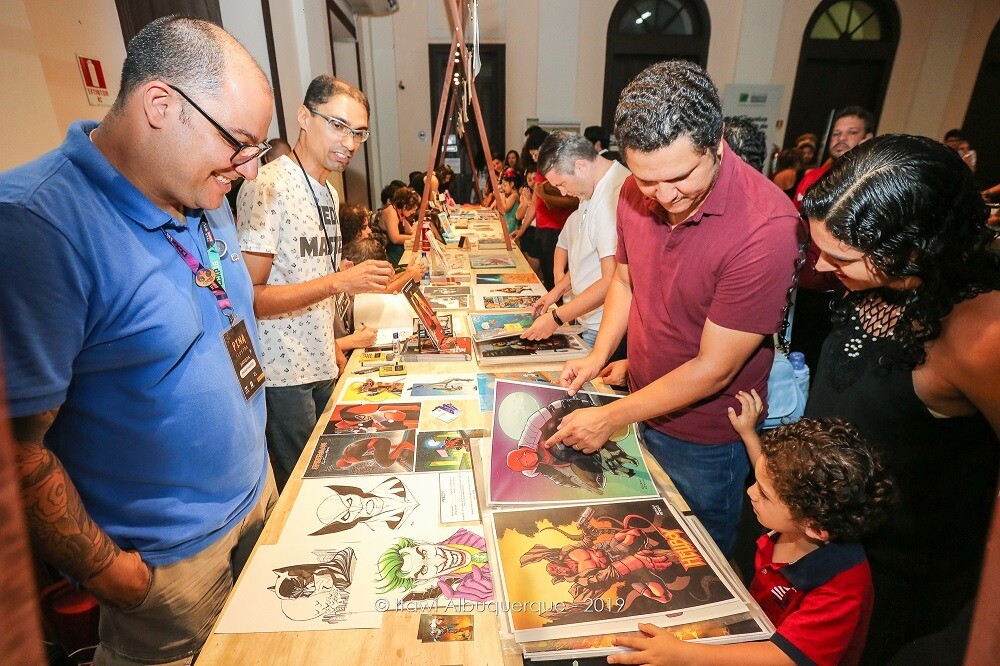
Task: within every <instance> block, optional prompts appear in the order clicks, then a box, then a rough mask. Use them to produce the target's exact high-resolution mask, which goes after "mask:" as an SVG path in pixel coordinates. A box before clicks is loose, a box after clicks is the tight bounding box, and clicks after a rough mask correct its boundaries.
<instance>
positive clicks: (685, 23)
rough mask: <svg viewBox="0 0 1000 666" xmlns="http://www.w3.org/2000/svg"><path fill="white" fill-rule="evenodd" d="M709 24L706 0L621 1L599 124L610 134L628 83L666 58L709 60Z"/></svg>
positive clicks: (612, 24) (611, 24) (612, 28)
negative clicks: (704, 0)
mask: <svg viewBox="0 0 1000 666" xmlns="http://www.w3.org/2000/svg"><path fill="white" fill-rule="evenodd" d="M710 33H711V24H710V21H709V18H708V8H707V7H706V6H705V3H704V2H703V0H621V1H620V2H619V3H618V4H617V5H615V8H614V11H612V12H611V20H610V21H608V47H607V48H608V50H607V56H606V59H605V66H604V105H603V109H602V112H601V124H602V125H603V126H604V129H605V130H607V131H608V132H610V131H611V130H612V129H613V126H614V122H615V107H616V106H618V98H619V97H621V94H622V90H624V88H625V86H627V85H628V83H629V82H630V81H631V80H632V79H634V78H635V77H636V75H638V74H639V73H640V72H642V70H644V69H646V68H647V67H649V66H650V65H652V64H653V63H656V62H661V61H663V60H673V59H681V60H690V61H692V62H696V63H698V64H699V65H701V66H702V67H704V66H705V63H706V62H707V61H708V41H709V36H710Z"/></svg>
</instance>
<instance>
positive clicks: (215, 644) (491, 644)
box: [198, 248, 687, 666]
mask: <svg viewBox="0 0 1000 666" xmlns="http://www.w3.org/2000/svg"><path fill="white" fill-rule="evenodd" d="M512 255H513V256H514V261H515V263H516V264H517V269H516V272H523V273H530V272H532V271H531V267H530V266H528V263H527V261H526V260H525V258H524V255H522V254H521V252H520V250H518V249H516V248H515V249H514V250H513V252H512ZM481 272H493V271H481ZM475 273H476V271H473V278H472V279H473V282H472V284H475V282H474V280H475V277H474V275H475ZM447 314H452V316H453V320H454V326H455V329H456V330H455V334H456V335H459V336H462V335H464V336H467V335H469V330H468V322H469V320H468V317H466V316H464V315H463V314H462V311H460V310H455V311H449V312H448V313H447ZM359 358H360V354H353V355H352V357H351V359H350V361H349V362H348V364H347V368H346V369H345V371H344V373H343V374H342V375H341V376H340V378H339V380H338V382H337V387H336V389H335V390H334V393H333V396H332V397H331V398H330V403H329V404H328V405H327V407H326V410H325V411H324V412H323V416H322V417H321V418H320V420H319V422H318V423H317V424H316V428H315V429H314V430H313V433H312V436H311V437H310V438H309V442H308V443H307V444H306V447H305V450H304V451H303V454H302V456H301V457H300V458H299V462H298V464H297V465H296V466H295V470H294V471H293V472H292V475H291V478H290V479H289V481H288V484H287V485H286V486H285V489H284V491H283V492H282V494H281V497H280V498H279V499H278V503H277V504H276V505H275V507H274V512H273V513H272V514H271V518H270V520H269V521H268V523H267V525H266V526H265V527H264V531H263V533H262V534H261V537H260V540H259V541H258V545H260V544H274V543H277V541H278V536H279V534H281V530H282V528H283V527H284V525H285V521H286V520H287V518H288V513H289V511H290V510H291V507H292V504H293V503H294V502H295V498H296V495H298V492H299V488H300V487H301V485H302V473H303V471H304V470H305V466H306V464H307V462H308V460H309V457H310V454H311V453H312V451H313V448H314V446H315V445H316V442H317V441H318V440H319V436H320V435H321V434H322V433H323V429H324V427H325V426H326V424H327V422H328V421H329V420H330V414H331V413H332V412H333V408H334V406H335V404H336V402H337V398H338V396H339V395H340V394H341V392H342V391H343V386H344V383H345V382H346V381H348V380H349V379H351V378H352V375H353V373H354V372H355V371H357V370H359V369H360V363H359V360H358V359H359ZM561 369H562V366H561V365H551V364H549V365H541V364H537V363H536V364H530V365H509V366H508V365H504V366H500V367H497V366H492V367H489V368H485V369H483V370H480V368H479V365H478V363H477V362H476V360H475V359H473V360H471V361H456V362H447V363H442V362H438V363H408V364H406V370H407V374H410V373H413V374H422V375H429V374H452V373H475V372H479V371H483V372H491V371H492V372H526V371H532V370H556V371H558V370H561ZM363 376H364V377H371V376H373V375H371V374H367V375H363ZM375 377H376V379H377V375H376V376H375ZM594 383H595V385H596V386H598V388H605V387H603V386H602V385H601V383H600V380H595V382H594ZM446 402H451V403H453V404H455V405H456V406H457V407H459V409H460V410H461V411H462V414H461V416H460V417H459V418H458V419H457V420H455V421H454V422H452V423H449V424H447V425H444V424H441V423H440V422H437V423H435V422H433V421H430V420H429V419H432V418H433V417H431V416H430V410H432V409H433V408H434V407H436V406H437V405H439V404H443V403H446ZM423 405H424V407H423V409H422V410H421V417H420V430H458V429H466V428H490V427H491V426H492V412H487V413H483V412H481V411H480V408H479V401H478V399H471V400H468V399H466V400H458V399H454V398H442V399H438V400H424V401H423ZM472 459H473V461H474V463H473V464H474V474H475V477H476V490H477V494H478V498H479V504H480V511H483V510H485V508H486V493H485V486H484V484H483V478H482V476H481V466H480V465H479V460H480V455H479V452H478V451H475V450H474V451H472ZM646 463H647V465H648V466H649V470H650V473H651V474H652V476H653V479H654V481H655V483H656V485H657V487H658V488H659V490H660V494H661V495H663V496H664V497H666V498H667V499H668V500H669V501H670V502H672V503H673V504H674V506H675V507H678V508H679V509H681V510H687V504H686V503H685V502H684V500H683V499H682V498H681V497H680V495H679V494H678V492H677V489H676V488H675V487H674V485H673V483H672V482H671V481H670V479H669V478H668V477H667V475H666V474H665V473H664V471H663V469H662V468H661V467H660V466H659V465H658V464H657V463H656V461H655V460H654V459H653V458H652V456H649V455H647V456H646ZM255 550H256V549H255ZM251 557H253V556H252V555H251ZM241 581H242V576H241V578H240V580H238V581H237V582H236V585H237V586H238V585H239V584H240V583H241ZM231 599H232V595H230V600H231ZM227 604H228V602H227ZM419 617H420V613H415V612H404V611H391V612H387V613H385V614H384V618H383V621H382V628H381V629H341V630H331V631H302V632H283V633H267V634H263V633H258V634H218V633H214V632H213V633H212V634H211V636H209V638H208V641H207V642H206V643H205V647H204V648H203V650H202V652H201V656H200V657H199V658H198V665H199V666H206V665H215V664H219V665H225V666H230V665H232V664H241V665H244V664H268V665H275V664H309V663H329V664H335V665H336V666H347V665H348V664H366V665H369V664H370V665H388V664H393V665H395V664H404V665H407V664H412V665H414V666H424V665H437V664H475V665H476V666H492V665H493V664H504V665H505V666H512V665H515V664H521V663H522V658H521V655H520V654H519V653H517V652H515V651H514V650H511V649H507V650H504V649H503V648H502V647H501V643H500V639H499V635H498V628H497V617H496V616H495V615H494V614H493V613H491V612H489V611H481V612H478V613H474V622H475V626H474V633H473V636H474V640H472V641H468V642H455V643H422V642H420V641H419V640H418V639H417V623H418V621H419Z"/></svg>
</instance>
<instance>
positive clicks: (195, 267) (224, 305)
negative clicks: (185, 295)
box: [160, 215, 236, 324]
mask: <svg viewBox="0 0 1000 666" xmlns="http://www.w3.org/2000/svg"><path fill="white" fill-rule="evenodd" d="M199 226H200V227H201V232H202V234H203V235H204V236H205V245H206V247H207V248H208V249H209V251H211V249H212V248H213V247H215V235H214V234H213V233H212V230H211V229H210V228H209V226H208V220H206V219H205V216H204V215H202V216H201V222H200V223H199ZM160 231H162V232H163V235H164V236H165V237H166V239H167V241H168V242H169V243H170V244H171V245H172V246H173V248H174V249H175V250H176V251H177V254H179V255H180V256H181V259H183V260H184V263H185V264H187V265H188V268H190V269H191V273H193V274H194V283H195V284H196V285H198V286H199V287H204V288H206V289H210V290H211V292H212V295H213V296H215V301H216V303H217V304H218V306H219V309H220V310H222V314H224V315H226V317H227V318H228V319H229V323H230V324H233V323H235V321H236V311H235V310H234V309H233V304H232V303H231V302H230V300H229V294H227V293H226V290H225V288H224V287H223V286H222V285H221V284H220V283H219V276H218V275H217V274H216V272H215V271H214V270H212V269H211V268H206V267H205V266H204V265H202V263H201V262H200V261H199V260H198V259H197V258H196V257H195V256H194V255H193V254H191V253H190V252H188V250H187V248H186V247H184V246H183V245H181V243H180V241H178V240H177V239H176V238H174V237H173V236H171V235H170V234H168V233H167V230H166V229H164V228H163V227H160ZM220 270H221V269H220Z"/></svg>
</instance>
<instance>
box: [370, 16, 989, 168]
mask: <svg viewBox="0 0 1000 666" xmlns="http://www.w3.org/2000/svg"><path fill="white" fill-rule="evenodd" d="M615 4H616V0H544V1H540V0H480V14H481V22H482V24H483V31H482V41H483V42H484V43H503V44H505V45H506V54H507V91H506V92H507V102H506V109H505V111H506V126H507V133H506V134H507V136H506V139H507V143H506V145H505V146H503V148H504V149H506V148H518V149H519V148H520V146H521V143H522V142H523V137H522V133H523V131H524V123H525V119H526V118H529V117H539V118H544V119H548V120H579V121H580V123H581V124H582V125H583V126H587V125H590V124H595V123H599V122H600V118H601V107H602V101H603V95H604V65H605V54H606V38H607V31H608V21H609V19H610V16H611V12H612V10H613V8H614V6H615ZM818 4H819V2H818V0H706V5H707V6H708V10H709V15H710V21H711V41H710V45H709V53H708V64H707V69H708V73H709V75H710V76H711V77H712V78H713V80H714V81H715V83H716V84H717V85H718V87H719V89H720V90H722V89H724V88H725V86H726V85H727V84H729V83H776V84H781V85H783V86H784V91H783V94H782V112H783V114H784V115H786V116H787V113H788V109H789V107H790V105H791V98H792V89H793V86H794V83H795V73H796V69H797V67H798V60H799V52H800V49H801V44H802V37H803V35H804V32H805V28H806V24H807V23H808V20H809V17H810V16H811V15H812V13H813V11H814V10H815V8H816V7H817V6H818ZM400 5H401V7H400V11H399V12H397V13H396V14H394V15H392V16H388V17H380V18H371V19H361V24H362V25H364V26H365V29H364V30H365V33H366V34H367V35H369V39H370V42H369V43H368V44H367V48H366V53H365V54H363V56H362V60H363V66H364V67H366V68H367V69H368V70H370V74H368V78H369V79H370V80H372V81H374V82H378V83H377V84H376V85H382V86H383V89H382V95H381V97H380V99H379V100H378V102H379V103H378V104H377V105H376V106H375V108H374V115H375V116H379V115H381V114H387V115H389V116H395V117H396V119H397V122H396V127H397V136H398V138H397V140H398V154H397V153H396V152H392V154H391V155H387V154H386V153H388V152H391V151H388V150H382V151H380V153H381V157H382V161H381V166H382V170H381V172H380V173H379V174H378V176H374V177H376V178H380V179H381V182H383V183H384V182H388V180H391V179H392V178H396V177H399V176H400V175H402V174H406V173H408V172H409V171H411V170H414V169H424V168H426V162H427V159H428V156H429V147H430V146H429V142H428V143H421V142H420V141H418V139H417V132H418V131H420V130H425V131H427V132H428V133H430V132H431V131H432V130H433V127H432V122H433V119H432V118H431V111H430V109H429V106H430V103H429V99H430V97H429V96H430V92H429V72H428V56H427V47H428V44H431V43H444V42H447V41H448V32H447V24H446V21H445V18H444V16H445V15H444V7H443V2H442V1H441V0H404V1H403V2H401V3H400ZM897 5H898V8H899V12H900V18H901V23H902V29H901V35H900V41H899V46H898V48H897V52H896V59H895V65H894V68H893V72H892V76H891V78H890V81H889V86H888V89H887V92H886V98H885V104H884V108H883V112H882V121H881V125H880V130H881V131H883V132H889V131H893V132H912V133H922V134H928V135H930V136H939V135H940V134H942V133H943V131H944V130H945V129H947V128H948V127H952V126H959V125H961V122H962V119H963V118H964V116H965V109H966V107H967V105H968V100H969V96H970V95H971V93H972V86H973V84H974V81H975V77H976V74H977V72H978V68H979V63H980V61H981V59H982V54H983V50H984V49H985V46H986V41H987V39H988V38H989V34H990V31H991V30H992V29H993V26H994V25H996V23H997V20H998V19H1000V2H997V0H950V1H949V2H947V3H944V2H939V1H938V0H897ZM387 26H391V30H392V32H391V34H392V37H391V40H392V42H391V43H387V41H386V40H387V38H388V33H389V28H388V27H387ZM390 54H391V56H392V58H391V59H390ZM383 71H384V72H386V76H385V78H384V79H383V77H382V76H381V73H382V72H383ZM567 74H568V75H567ZM390 79H391V81H392V82H393V83H395V82H397V81H401V82H402V83H403V85H404V86H405V90H398V89H397V91H396V95H395V97H396V105H395V108H390V107H391V104H392V99H391V96H390V94H389V93H390V87H389V80H390ZM387 105H389V106H387ZM376 122H378V123H379V132H380V134H381V135H382V137H381V138H385V139H388V138H389V137H390V136H391V131H390V130H388V129H387V128H386V127H384V125H386V124H389V123H390V122H391V121H390V120H387V121H386V123H383V122H382V120H377V121H376ZM387 132H388V134H387ZM783 134H784V129H783V128H782V129H781V130H779V131H778V133H777V137H776V138H777V139H778V140H779V141H781V140H783ZM380 140H381V139H380ZM388 143H389V141H388V140H386V141H383V142H382V144H383V145H387V144H388ZM494 149H495V150H498V151H499V150H500V149H501V147H499V146H497V147H494ZM397 155H398V156H397ZM397 159H398V162H399V167H398V168H397V169H396V170H395V171H393V167H395V163H396V161H397Z"/></svg>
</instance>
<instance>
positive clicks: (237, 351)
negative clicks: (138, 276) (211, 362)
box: [160, 216, 264, 402]
mask: <svg viewBox="0 0 1000 666" xmlns="http://www.w3.org/2000/svg"><path fill="white" fill-rule="evenodd" d="M160 230H161V231H162V232H163V235H164V236H165V237H166V239H167V241H169V243H170V245H172V246H173V248H174V250H176V251H177V254H179V255H180V256H181V259H183V260H184V263H186V264H187V266H188V268H190V269H191V273H192V274H193V275H194V283H195V285H197V286H198V287H202V288H205V289H209V290H210V291H211V292H212V295H213V296H215V301H216V303H217V304H218V306H219V309H220V310H222V314H224V315H226V317H227V318H228V319H229V328H227V329H226V330H225V331H223V332H222V344H223V345H224V346H225V348H226V351H227V352H228V353H229V360H230V361H231V362H232V364H233V371H234V372H235V373H236V380H237V382H239V385H240V389H241V390H242V392H243V398H244V399H245V400H247V401H248V402H249V401H250V399H251V398H253V397H254V395H256V394H257V392H258V391H260V389H261V388H262V387H263V386H264V368H263V366H262V365H261V364H260V359H258V358H257V351H256V350H255V349H254V347H253V341H252V340H251V339H250V332H249V331H248V330H247V324H246V322H245V321H244V320H243V319H242V318H241V317H238V316H237V315H236V311H235V310H234V309H233V305H232V303H231V302H230V300H229V294H227V293H226V288H225V286H224V278H223V275H222V262H221V261H220V254H223V253H221V252H220V251H219V243H222V244H223V245H224V244H225V243H224V241H216V239H215V236H214V235H213V234H212V230H211V229H210V228H209V226H208V221H207V220H206V219H205V217H204V216H203V217H202V218H201V230H202V233H203V234H204V235H205V244H206V247H207V249H208V256H209V263H211V264H212V268H206V267H205V266H203V265H202V263H201V262H200V261H198V259H197V258H195V256H194V255H192V254H191V253H190V252H188V250H187V248H185V247H184V246H183V245H181V244H180V242H179V241H178V240H177V239H176V238H174V237H173V236H171V235H170V234H168V233H167V230H166V229H163V228H162V227H161V228H160Z"/></svg>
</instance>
